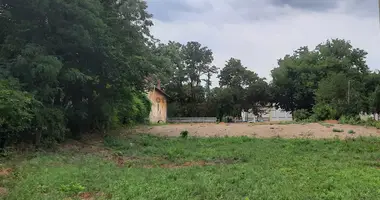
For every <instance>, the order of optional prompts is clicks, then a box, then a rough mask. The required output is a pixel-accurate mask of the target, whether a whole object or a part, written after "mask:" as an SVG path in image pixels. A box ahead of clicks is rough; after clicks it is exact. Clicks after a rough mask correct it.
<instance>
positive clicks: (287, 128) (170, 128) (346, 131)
mask: <svg viewBox="0 0 380 200" xmlns="http://www.w3.org/2000/svg"><path fill="white" fill-rule="evenodd" d="M184 130H186V131H188V132H189V134H190V135H191V136H199V137H213V136H219V137H223V136H254V137H262V138H270V137H284V138H300V137H302V138H335V137H339V138H342V139H344V138H347V137H348V138H351V137H358V136H380V132H379V131H378V130H377V129H376V128H372V127H371V128H370V127H368V128H366V127H363V126H352V125H341V124H335V123H312V124H272V125H271V124H262V125H255V124H254V123H252V124H248V123H237V124H234V123H231V124H225V123H220V124H216V123H205V124H200V123H197V124H190V123H188V124H169V125H162V126H146V127H140V128H139V129H138V130H137V131H138V132H144V133H150V134H153V135H160V136H178V135H179V134H180V132H181V131H184Z"/></svg>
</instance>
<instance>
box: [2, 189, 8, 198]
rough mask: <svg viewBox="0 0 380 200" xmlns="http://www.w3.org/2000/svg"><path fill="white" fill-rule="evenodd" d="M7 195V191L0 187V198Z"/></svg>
mask: <svg viewBox="0 0 380 200" xmlns="http://www.w3.org/2000/svg"><path fill="white" fill-rule="evenodd" d="M7 195H8V189H7V188H4V187H0V197H4V196H7Z"/></svg>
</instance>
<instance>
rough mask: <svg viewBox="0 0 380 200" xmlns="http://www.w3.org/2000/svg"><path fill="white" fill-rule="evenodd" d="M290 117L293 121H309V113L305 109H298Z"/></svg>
mask: <svg viewBox="0 0 380 200" xmlns="http://www.w3.org/2000/svg"><path fill="white" fill-rule="evenodd" d="M292 116H293V120H295V121H303V120H306V119H309V118H310V116H311V113H310V112H309V111H308V110H306V109H299V110H295V111H294V112H293V113H292Z"/></svg>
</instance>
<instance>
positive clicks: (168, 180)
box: [0, 135, 380, 200]
mask: <svg viewBox="0 0 380 200" xmlns="http://www.w3.org/2000/svg"><path fill="white" fill-rule="evenodd" d="M104 145H105V147H107V148H109V149H110V150H111V154H112V155H114V156H116V155H122V156H123V157H124V160H125V163H124V166H118V165H117V163H116V162H114V161H112V160H111V159H110V158H108V159H106V158H105V156H100V155H98V154H97V153H91V154H90V153H81V152H75V151H65V152H60V153H43V154H42V153H40V154H38V155H36V156H34V157H32V158H28V159H25V160H24V161H22V162H18V163H17V164H12V163H11V162H10V161H7V163H5V164H3V166H4V165H13V166H12V167H13V168H14V170H15V172H14V175H13V176H10V177H6V178H0V184H1V185H3V186H5V187H7V188H9V189H10V193H9V195H8V197H7V199H9V200H16V199H17V200H23V199H25V200H43V199H46V200H51V199H53V200H54V199H64V198H71V199H76V198H77V199H78V194H79V193H80V192H89V193H91V194H93V195H94V196H96V197H97V198H98V199H163V200H166V199H173V200H177V199H192V200H197V199H199V200H201V199H227V200H233V199H239V200H243V199H250V200H253V199H255V200H257V199H273V200H274V199H276V200H281V199H284V200H285V199H374V200H375V199H380V187H379V185H380V169H379V168H380V150H379V149H380V148H379V147H380V139H379V138H357V139H349V140H344V141H340V140H336V139H334V140H306V139H289V140H287V139H281V138H273V139H257V138H248V137H236V138H232V137H226V138H192V137H188V138H186V139H185V138H180V137H178V138H159V137H153V136H148V135H140V136H134V137H130V138H118V137H108V138H106V139H105V141H104ZM199 161H203V162H206V163H212V165H210V166H199V165H194V166H190V167H173V168H161V167H159V166H160V165H162V164H168V165H167V166H182V164H183V163H186V162H199ZM169 164H170V165H169ZM144 166H145V167H144ZM1 185H0V186H1ZM96 194H102V195H96ZM0 199H1V197H0Z"/></svg>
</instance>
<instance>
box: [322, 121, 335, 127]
mask: <svg viewBox="0 0 380 200" xmlns="http://www.w3.org/2000/svg"><path fill="white" fill-rule="evenodd" d="M319 124H320V125H321V126H324V127H326V128H330V127H332V126H334V124H328V123H323V122H321V123H319Z"/></svg>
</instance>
